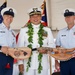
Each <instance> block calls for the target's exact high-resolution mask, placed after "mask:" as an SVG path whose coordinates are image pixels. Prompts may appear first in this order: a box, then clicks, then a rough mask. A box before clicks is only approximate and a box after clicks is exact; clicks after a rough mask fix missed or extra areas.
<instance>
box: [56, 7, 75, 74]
mask: <svg viewBox="0 0 75 75" xmlns="http://www.w3.org/2000/svg"><path fill="white" fill-rule="evenodd" d="M64 17H65V21H66V23H67V27H65V28H63V29H61V30H60V31H59V33H58V35H57V38H56V46H57V47H63V48H68V49H70V48H75V10H74V9H71V8H67V9H65V10H64ZM74 65H75V58H74V57H73V58H72V59H70V60H67V61H60V64H59V63H58V61H57V60H56V64H55V66H56V69H57V70H58V67H60V73H61V74H60V75H75V66H74Z"/></svg>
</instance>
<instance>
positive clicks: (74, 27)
mask: <svg viewBox="0 0 75 75" xmlns="http://www.w3.org/2000/svg"><path fill="white" fill-rule="evenodd" d="M73 29H75V25H74V26H73V27H72V28H71V29H70V30H73ZM65 30H69V29H68V27H66V29H65Z"/></svg>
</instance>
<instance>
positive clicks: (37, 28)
mask: <svg viewBox="0 0 75 75" xmlns="http://www.w3.org/2000/svg"><path fill="white" fill-rule="evenodd" d="M28 14H29V19H30V23H28V24H27V26H26V27H24V28H22V29H21V30H20V34H19V38H18V47H29V48H31V49H32V55H31V57H30V58H29V59H26V60H24V61H19V62H18V63H19V66H20V69H19V70H20V72H22V73H24V75H48V69H49V62H48V55H47V54H46V51H44V50H41V51H40V52H37V49H36V48H38V47H52V48H54V47H55V44H54V40H53V35H52V32H51V30H50V28H48V27H44V26H43V24H42V23H41V17H42V16H41V14H42V12H41V8H37V7H34V8H31V9H29V12H28ZM23 68H24V69H23ZM23 70H24V71H23Z"/></svg>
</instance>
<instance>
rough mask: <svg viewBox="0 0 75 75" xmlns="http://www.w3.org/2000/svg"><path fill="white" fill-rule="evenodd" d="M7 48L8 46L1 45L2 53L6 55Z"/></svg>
mask: <svg viewBox="0 0 75 75" xmlns="http://www.w3.org/2000/svg"><path fill="white" fill-rule="evenodd" d="M8 48H9V47H7V46H2V48H1V51H2V52H3V53H4V54H6V55H8Z"/></svg>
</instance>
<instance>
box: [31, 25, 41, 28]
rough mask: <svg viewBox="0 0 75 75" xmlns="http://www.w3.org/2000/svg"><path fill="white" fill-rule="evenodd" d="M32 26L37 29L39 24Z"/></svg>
mask: <svg viewBox="0 0 75 75" xmlns="http://www.w3.org/2000/svg"><path fill="white" fill-rule="evenodd" d="M32 26H33V28H39V27H40V24H38V25H35V24H32Z"/></svg>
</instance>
